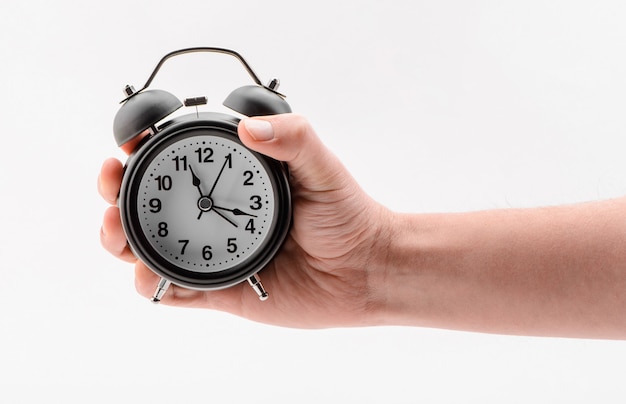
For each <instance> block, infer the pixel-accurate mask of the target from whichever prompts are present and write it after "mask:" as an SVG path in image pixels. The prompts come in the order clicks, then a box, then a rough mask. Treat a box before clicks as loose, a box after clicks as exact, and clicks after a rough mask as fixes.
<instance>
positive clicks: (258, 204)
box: [250, 195, 263, 210]
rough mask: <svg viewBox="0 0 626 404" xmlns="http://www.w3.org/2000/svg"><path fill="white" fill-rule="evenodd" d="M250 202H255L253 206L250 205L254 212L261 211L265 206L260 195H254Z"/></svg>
mask: <svg viewBox="0 0 626 404" xmlns="http://www.w3.org/2000/svg"><path fill="white" fill-rule="evenodd" d="M250 200H251V201H252V202H253V204H252V205H250V209H252V210H259V209H261V208H262V207H263V204H262V203H261V197H260V196H258V195H253V196H251V197H250Z"/></svg>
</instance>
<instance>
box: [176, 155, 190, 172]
mask: <svg viewBox="0 0 626 404" xmlns="http://www.w3.org/2000/svg"><path fill="white" fill-rule="evenodd" d="M172 161H173V162H175V163H176V171H180V169H181V167H182V169H183V171H187V156H183V157H178V156H176V157H174V158H173V159H172Z"/></svg>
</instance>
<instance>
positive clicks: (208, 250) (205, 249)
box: [202, 245, 213, 261]
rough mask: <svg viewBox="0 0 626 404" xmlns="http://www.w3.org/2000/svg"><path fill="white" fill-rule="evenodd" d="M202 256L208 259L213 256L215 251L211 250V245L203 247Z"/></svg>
mask: <svg viewBox="0 0 626 404" xmlns="http://www.w3.org/2000/svg"><path fill="white" fill-rule="evenodd" d="M202 258H204V259H205V260H206V261H210V260H211V258H213V252H212V251H211V246H210V245H205V246H204V247H202Z"/></svg>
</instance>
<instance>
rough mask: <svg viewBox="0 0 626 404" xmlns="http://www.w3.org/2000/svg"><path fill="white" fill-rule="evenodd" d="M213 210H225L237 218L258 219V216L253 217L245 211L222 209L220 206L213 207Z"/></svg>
mask: <svg viewBox="0 0 626 404" xmlns="http://www.w3.org/2000/svg"><path fill="white" fill-rule="evenodd" d="M213 209H219V210H225V211H227V212H230V213H232V214H233V215H235V216H250V217H257V215H253V214H251V213H246V212H244V211H242V210H241V209H237V208H235V209H228V208H222V207H220V206H213Z"/></svg>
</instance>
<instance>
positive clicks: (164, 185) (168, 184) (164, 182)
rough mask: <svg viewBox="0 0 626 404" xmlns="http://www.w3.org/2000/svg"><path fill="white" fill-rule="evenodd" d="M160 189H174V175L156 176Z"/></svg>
mask: <svg viewBox="0 0 626 404" xmlns="http://www.w3.org/2000/svg"><path fill="white" fill-rule="evenodd" d="M155 180H156V182H157V185H158V187H159V191H169V190H170V189H172V177H170V176H169V175H163V176H160V175H159V176H158V177H156V178H155Z"/></svg>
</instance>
